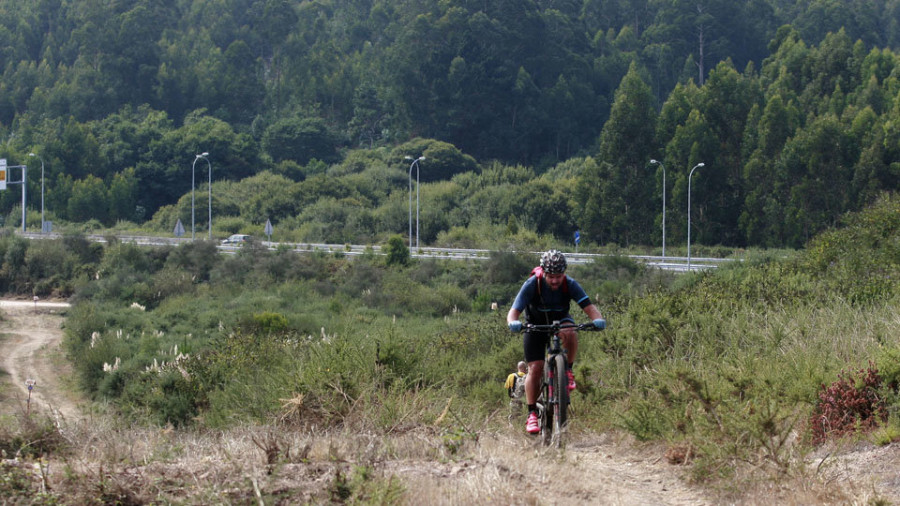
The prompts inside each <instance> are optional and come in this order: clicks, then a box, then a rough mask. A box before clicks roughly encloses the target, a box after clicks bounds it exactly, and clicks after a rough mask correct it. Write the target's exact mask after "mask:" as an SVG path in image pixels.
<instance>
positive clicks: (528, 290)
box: [506, 276, 537, 323]
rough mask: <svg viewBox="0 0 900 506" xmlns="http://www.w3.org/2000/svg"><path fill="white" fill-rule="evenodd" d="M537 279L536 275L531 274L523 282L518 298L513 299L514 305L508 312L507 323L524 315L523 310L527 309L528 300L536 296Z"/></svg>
mask: <svg viewBox="0 0 900 506" xmlns="http://www.w3.org/2000/svg"><path fill="white" fill-rule="evenodd" d="M536 281H537V280H536V279H535V277H534V276H531V277H530V278H528V279H527V280H525V282H524V283H522V288H521V289H519V293H518V294H517V295H516V300H514V301H513V304H512V307H511V308H509V313H507V314H506V323H510V322H514V321H516V320H518V319H519V317H520V316H522V311H524V310H525V307H526V306H527V305H528V302H529V301H531V298H532V297H533V296H534V284H535V282H536Z"/></svg>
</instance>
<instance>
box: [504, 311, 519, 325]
mask: <svg viewBox="0 0 900 506" xmlns="http://www.w3.org/2000/svg"><path fill="white" fill-rule="evenodd" d="M521 315H522V311H520V310H518V309H516V308H514V307H511V308H509V313H506V323H511V322H514V321H516V320H518V319H519V317H520V316H521Z"/></svg>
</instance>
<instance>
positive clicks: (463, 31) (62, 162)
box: [0, 0, 900, 247]
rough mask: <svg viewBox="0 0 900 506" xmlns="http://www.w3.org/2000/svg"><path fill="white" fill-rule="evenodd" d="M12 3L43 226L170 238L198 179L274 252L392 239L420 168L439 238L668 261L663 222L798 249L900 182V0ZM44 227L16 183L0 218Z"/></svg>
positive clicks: (9, 50)
mask: <svg viewBox="0 0 900 506" xmlns="http://www.w3.org/2000/svg"><path fill="white" fill-rule="evenodd" d="M0 13H2V16H0V68H2V72H3V76H2V80H0V133H2V136H3V138H4V139H5V142H4V143H3V144H2V146H0V157H3V158H6V159H7V160H8V163H9V164H10V165H17V164H27V165H28V177H27V194H28V196H29V199H28V203H27V213H26V215H27V216H26V227H27V229H28V230H35V231H37V230H40V228H41V221H40V220H41V218H42V217H41V215H40V213H42V212H43V211H44V210H46V213H47V217H46V219H47V220H48V221H51V220H52V221H53V222H54V223H55V224H56V225H57V227H63V226H66V225H72V226H76V227H80V228H81V229H83V230H96V229H100V228H108V227H120V228H123V229H141V230H145V231H151V232H154V233H164V234H170V233H172V230H173V227H174V226H175V223H176V222H177V221H178V220H179V219H180V220H181V221H182V222H184V223H187V222H189V221H190V220H191V211H192V204H191V198H192V189H193V190H196V191H197V192H202V193H201V195H203V193H206V192H208V193H209V200H210V206H211V215H212V217H213V219H212V232H213V233H214V234H215V235H216V236H217V237H224V236H227V235H228V234H230V233H238V232H241V233H253V234H261V232H262V227H263V224H264V223H266V221H267V220H269V221H271V223H272V224H273V225H274V227H275V230H276V236H277V237H278V238H279V239H284V240H294V241H298V242H300V241H303V242H307V241H324V242H337V243H345V242H353V243H379V242H384V241H385V240H386V239H387V238H388V237H390V236H392V235H397V234H401V235H405V234H406V232H407V225H408V209H407V207H408V204H409V202H408V199H409V192H410V190H411V189H412V185H413V181H412V179H413V178H415V179H417V180H418V183H420V184H421V188H419V187H418V185H416V187H415V190H416V192H417V197H418V193H419V192H421V202H422V210H421V212H422V219H421V225H420V226H421V227H422V230H421V238H422V240H423V241H424V242H425V243H426V244H437V245H461V246H465V245H479V246H485V247H487V246H488V245H485V244H484V243H483V242H484V238H485V237H488V238H492V240H497V238H502V237H505V236H509V235H511V236H513V237H526V238H527V237H530V236H529V235H527V234H536V235H540V236H549V237H552V238H555V240H557V241H563V240H565V241H571V237H572V234H573V232H574V231H576V230H578V231H580V233H581V237H582V238H583V241H584V242H585V243H587V244H589V245H590V244H593V245H606V244H616V245H625V246H641V245H643V246H658V245H659V243H660V239H661V238H660V227H661V226H663V225H664V226H665V227H667V232H668V234H669V237H670V238H672V239H671V241H672V242H673V244H678V243H681V244H683V243H684V239H683V238H684V236H685V233H686V232H687V230H686V229H687V226H686V224H685V222H686V221H687V219H689V218H690V219H692V225H691V227H692V231H691V232H692V233H693V234H694V236H693V237H694V238H695V239H694V240H695V241H696V242H698V243H702V244H707V245H724V246H727V247H748V246H749V247H802V246H803V245H804V244H805V243H806V242H807V241H808V240H809V239H810V238H811V237H813V236H814V235H815V234H816V233H818V232H820V231H822V230H824V229H826V228H827V227H830V226H832V225H834V224H835V223H836V222H837V220H838V219H839V217H840V216H842V215H844V214H845V213H847V212H849V211H858V210H861V209H863V208H865V207H866V206H867V205H869V204H870V203H872V202H873V201H874V200H875V199H876V198H877V197H878V196H879V195H880V194H881V193H883V192H886V191H888V192H889V191H894V190H896V188H897V187H898V183H900V57H898V54H897V53H896V51H897V48H898V47H900V24H898V20H900V1H898V0H875V1H861V0H860V1H836V0H813V1H796V0H745V1H740V2H734V1H731V0H683V1H674V2H672V1H660V0H581V1H575V0H559V1H535V0H514V1H512V0H503V1H494V2H470V1H462V0H452V1H434V0H417V1H415V2H413V1H408V0H381V1H377V0H315V1H289V0H217V1H213V2H208V1H202V2H201V1H195V0H163V1H157V0H154V1H150V0H79V1H74V0H36V1H29V2H21V1H16V0H3V1H0ZM204 152H205V153H209V156H208V157H207V158H208V161H209V164H208V165H207V164H206V162H205V161H204V160H201V161H200V163H199V164H196V165H195V164H194V162H196V158H195V157H196V155H197V154H200V153H204ZM421 156H424V157H425V158H424V160H422V161H421V163H419V165H418V167H416V168H415V171H414V170H413V167H412V166H411V165H410V162H409V159H407V158H406V157H411V159H415V158H418V157H421ZM650 160H656V161H657V163H650ZM701 163H702V164H703V166H702V167H701V168H699V169H697V171H696V172H695V173H694V175H693V177H692V178H691V177H690V172H691V169H692V168H695V167H697V166H698V165H699V164H701ZM36 168H37V169H39V170H35V169H36ZM194 169H196V170H194ZM9 175H10V178H11V179H10V181H12V180H13V179H15V178H16V177H20V176H19V174H18V173H17V172H16V171H15V170H11V171H10V174H9ZM208 181H211V182H212V187H211V188H209V187H208V186H207V185H208ZM664 196H665V200H664V199H663V197H664ZM690 200H693V202H692V203H691V204H692V205H693V210H692V211H691V216H690V217H688V216H686V214H687V205H688V203H689V201H690ZM204 204H205V202H204ZM664 212H667V220H666V222H663V213H664ZM22 214H23V213H22V211H21V196H20V190H19V187H17V186H14V185H10V186H9V187H8V188H7V190H6V191H3V192H0V220H2V222H3V224H4V225H5V226H7V227H21V225H22V224H21V219H22V218H21V217H22ZM196 214H197V216H196V219H197V223H198V228H200V229H202V230H206V229H207V227H208V226H209V223H208V218H209V217H208V214H207V213H206V212H198V213H196ZM417 232H418V230H417ZM523 234H525V235H524V236H523Z"/></svg>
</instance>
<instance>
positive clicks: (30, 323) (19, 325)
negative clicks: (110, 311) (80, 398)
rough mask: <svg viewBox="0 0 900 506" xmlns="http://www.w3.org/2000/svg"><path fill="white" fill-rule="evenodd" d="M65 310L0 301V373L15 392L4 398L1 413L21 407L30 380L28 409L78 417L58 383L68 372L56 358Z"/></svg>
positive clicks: (55, 305)
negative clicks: (5, 377)
mask: <svg viewBox="0 0 900 506" xmlns="http://www.w3.org/2000/svg"><path fill="white" fill-rule="evenodd" d="M68 306H69V305H68V303H65V302H40V301H38V302H36V303H35V302H30V301H11V300H3V301H0V310H2V312H3V315H4V317H5V320H4V321H2V322H0V334H2V336H3V337H2V341H0V350H2V352H0V369H3V370H4V371H6V372H7V373H8V374H9V377H8V378H7V379H8V380H9V382H10V383H11V385H12V387H13V388H14V389H15V390H14V392H15V393H14V394H13V395H6V396H5V397H6V401H4V403H3V406H4V407H3V411H4V412H9V411H8V410H9V409H11V408H12V405H13V404H19V405H21V406H25V404H26V402H25V401H26V399H27V398H28V388H27V387H26V383H25V382H26V380H34V381H35V382H36V383H35V385H34V387H33V390H32V392H31V402H32V408H41V409H49V410H51V411H54V412H59V413H60V414H62V415H63V416H64V417H66V418H70V419H74V418H75V417H77V416H78V415H79V409H78V406H77V403H76V402H75V401H74V400H73V399H72V395H71V394H69V393H67V392H66V391H65V389H64V388H63V385H62V383H61V382H62V380H61V378H62V377H65V376H66V375H67V373H68V372H69V369H68V367H67V366H66V365H64V364H63V360H61V356H60V355H61V351H60V348H59V346H60V342H61V340H62V329H61V328H60V326H61V324H62V321H63V317H62V315H61V314H60V313H61V312H62V311H63V310H65V308H67V307H68Z"/></svg>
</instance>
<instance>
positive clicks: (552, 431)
mask: <svg viewBox="0 0 900 506" xmlns="http://www.w3.org/2000/svg"><path fill="white" fill-rule="evenodd" d="M563 329H574V330H576V331H578V330H600V329H598V328H597V327H595V326H594V324H593V323H581V324H574V323H568V322H558V321H556V322H553V323H552V324H550V325H534V324H531V323H527V324H525V325H524V326H523V327H522V330H523V331H530V332H550V333H551V335H550V340H549V341H548V343H547V353H546V355H545V357H544V377H543V381H542V382H541V392H540V395H539V396H538V399H537V408H538V418H539V420H540V424H541V432H540V440H541V442H542V443H543V444H544V445H545V446H552V447H555V448H560V447H561V446H562V445H563V434H564V433H565V430H566V424H567V423H568V421H569V420H568V410H569V378H568V376H566V361H567V358H566V350H565V349H564V348H563V347H562V343H561V340H560V337H559V332H560V331H561V330H563Z"/></svg>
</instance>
